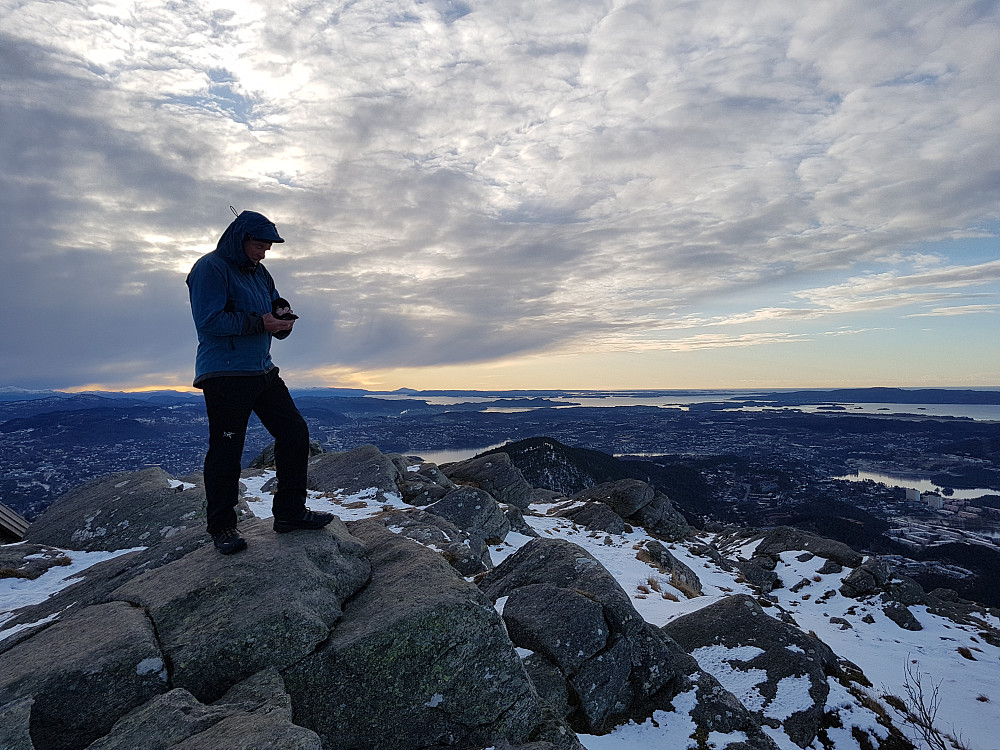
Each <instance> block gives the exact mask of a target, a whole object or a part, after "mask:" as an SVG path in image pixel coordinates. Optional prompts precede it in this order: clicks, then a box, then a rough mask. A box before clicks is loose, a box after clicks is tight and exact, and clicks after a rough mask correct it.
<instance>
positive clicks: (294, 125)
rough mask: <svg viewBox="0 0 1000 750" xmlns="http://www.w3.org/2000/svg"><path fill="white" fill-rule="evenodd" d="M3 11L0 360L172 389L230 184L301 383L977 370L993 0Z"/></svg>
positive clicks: (989, 188) (991, 241) (988, 212)
mask: <svg viewBox="0 0 1000 750" xmlns="http://www.w3.org/2000/svg"><path fill="white" fill-rule="evenodd" d="M0 12H2V14H3V18H4V23H3V30H2V31H0V112H2V115H0V126H2V128H3V132H4V138H3V139H2V142H0V168H2V169H0V175H2V177H0V180H2V187H3V189H2V190H0V210H2V211H3V215H4V216H5V228H4V233H3V235H2V240H0V243H2V246H0V293H2V294H3V297H4V300H5V303H6V305H7V307H8V309H18V310H27V311H30V315H28V316H26V318H25V319H24V320H20V321H19V322H18V325H17V326H16V332H13V334H12V335H11V336H9V337H8V340H5V342H4V343H5V355H6V356H5V359H6V361H5V366H4V370H3V372H2V377H0V380H2V381H3V382H7V383H10V384H14V385H22V386H52V387H71V386H74V385H79V384H81V383H90V382H103V383H106V384H109V385H118V386H140V385H153V384H157V383H159V384H166V383H175V384H186V383H187V382H188V381H189V380H190V377H191V372H192V370H193V357H194V345H195V342H194V332H193V326H192V324H191V321H190V315H189V312H188V309H187V299H186V289H185V287H184V283H183V282H184V274H185V273H186V270H187V269H188V268H190V265H191V263H192V262H193V261H194V260H195V259H196V258H197V257H198V256H199V255H200V254H202V253H204V252H207V251H208V250H210V249H211V248H212V247H214V243H215V241H216V239H217V238H218V236H219V235H220V234H221V232H222V231H223V229H224V228H225V226H226V225H227V224H228V222H229V221H230V219H231V214H230V213H229V206H230V205H233V206H235V207H236V208H237V209H240V210H242V209H254V210H259V211H261V212H263V213H265V214H266V215H267V216H269V217H270V218H271V219H273V220H274V221H275V222H276V223H277V225H278V227H279V229H280V231H281V232H282V235H283V236H284V237H285V238H286V239H287V243H286V244H285V245H284V246H282V247H281V248H276V249H275V251H274V252H273V253H272V254H271V256H270V258H269V261H268V267H269V269H270V270H271V272H272V274H273V275H274V276H275V278H276V280H277V283H278V287H279V290H280V291H281V292H282V294H283V295H284V296H286V297H288V298H289V299H291V300H292V301H293V305H294V306H295V308H296V312H298V313H299V314H300V315H301V319H300V320H299V322H298V323H297V325H296V330H295V335H294V336H293V337H292V338H291V339H289V340H288V341H287V342H282V343H280V344H277V345H276V346H275V351H274V354H275V359H276V361H277V362H278V363H279V364H280V365H281V366H282V368H283V371H284V373H285V374H286V375H287V376H288V377H289V379H290V381H291V382H293V383H295V384H298V385H315V384H321V383H323V382H327V383H330V384H336V383H337V382H353V381H358V380H365V381H369V382H371V381H379V382H382V383H384V385H385V386H387V387H399V386H404V385H414V384H416V383H417V382H420V383H422V384H423V385H424V386H425V387H426V386H433V385H434V384H435V383H436V384H437V385H438V386H440V387H456V386H458V387H462V386H464V387H475V386H477V385H484V384H487V383H489V385H490V386H491V387H496V385H497V383H496V382H494V380H493V375H494V374H495V372H496V368H497V367H505V366H507V365H510V364H512V363H515V362H518V361H520V359H521V358H524V357H537V356H546V355H553V356H554V355H558V357H559V362H560V364H559V367H560V368H561V371H562V372H565V371H566V363H567V361H568V362H570V363H572V362H573V361H574V359H573V358H574V357H580V358H583V357H585V358H586V363H584V359H578V360H576V361H577V362H578V366H576V367H574V366H573V365H572V364H570V366H569V369H570V370H575V371H577V372H584V371H587V372H592V373H593V378H592V380H593V382H591V383H590V385H591V386H592V387H595V388H601V387H670V386H676V387H686V386H701V387H711V386H728V385H737V384H747V383H746V382H745V381H746V379H747V378H748V377H752V378H755V379H757V380H758V381H760V382H761V383H766V382H771V383H776V382H777V381H778V380H779V379H780V380H782V381H783V382H788V381H792V382H795V383H797V384H800V385H809V384H830V383H843V382H845V381H849V380H851V379H852V378H853V379H857V378H858V373H859V371H860V370H861V369H862V368H859V367H858V366H857V365H858V363H857V361H856V360H857V358H858V357H861V356H863V357H865V367H864V368H863V372H864V373H865V378H866V380H865V384H886V385H888V384H896V385H906V384H913V385H920V384H929V383H938V384H956V385H996V384H998V383H1000V362H998V357H997V356H996V354H995V353H993V354H991V353H990V352H984V351H983V349H982V346H983V341H985V340H987V336H988V333H989V331H991V330H992V328H993V326H994V323H995V313H996V311H997V309H998V308H997V306H998V304H1000V303H998V301H997V295H998V292H1000V249H998V243H997V240H996V232H997V227H998V226H1000V224H998V221H1000V209H998V205H1000V201H998V197H1000V177H998V172H997V169H996V153H997V151H998V147H1000V135H998V133H1000V131H998V130H997V127H996V123H997V122H998V121H1000V82H998V79H997V76H996V72H995V61H996V60H997V59H998V58H1000V10H998V8H997V7H996V5H995V4H991V3H978V2H955V3H947V4H942V3H931V2H906V3H903V2H887V3H875V4H873V3H866V2H860V0H858V1H857V2H854V1H849V0H838V1H836V2H829V3H824V4H822V5H820V6H815V7H813V6H810V7H809V8H808V9H805V8H804V7H803V6H800V5H797V4H794V3H793V4H789V3H780V2H762V3H754V4H752V5H748V4H746V3H722V4H719V3H715V4H697V3H682V4H672V5H671V4H663V3H659V2H654V1H653V0H638V1H637V2H631V3H621V2H613V1H607V2H603V1H602V2H596V1H594V2H588V1H587V0H584V1H583V2H579V1H574V2H553V3H543V4H538V3H527V2H524V3H521V2H498V1H495V0H482V1H481V2H476V1H475V0H470V1H469V2H465V3H462V2H451V1H449V0H429V1H427V2H416V1H405V0H404V1H401V2H396V1H395V0H392V1H390V2H374V1H373V0H362V1H361V2H356V3H314V4H302V3H292V4H285V5H274V4H271V3H263V2H256V1H255V0H247V1H246V2H240V3H234V2H227V1H225V0H200V1H198V0H186V1H185V0H182V2H180V3H165V2H155V1H154V2H148V3H141V4H135V3H119V2H102V3H99V4H91V5H87V4H75V3H69V2H60V1H59V0H51V1H48V2H31V1H28V0H0ZM914 318H920V319H921V321H922V322H921V325H923V326H925V327H924V328H921V329H917V328H915V327H914V321H913V319H914ZM720 329H721V332H720ZM846 331H852V332H853V333H852V334H850V335H847V334H845V332H846ZM838 332H839V333H840V335H838V336H827V335H824V334H828V333H838ZM890 334H891V335H890ZM789 342H793V343H795V344H796V346H794V347H788V346H784V344H787V343H789ZM779 344H781V345H782V346H778V345H779ZM717 349H718V350H721V351H722V353H724V354H725V356H724V357H717V356H715V355H710V354H709V352H710V351H712V350H717ZM938 349H947V350H948V355H949V367H948V368H947V372H943V371H942V368H941V367H940V366H939V365H938V364H937V363H935V362H934V361H933V359H932V358H931V357H914V356H913V355H914V353H915V352H931V351H935V350H938ZM623 355H626V356H625V359H622V356H623ZM566 358H568V360H567V359H566ZM764 362H766V363H767V366H766V367H765V366H763V365H762V364H761V363H764ZM972 363H974V364H972ZM456 368H457V369H456ZM553 368H554V365H553ZM506 372H507V375H506V377H507V379H506V380H505V381H504V382H503V383H501V384H500V385H504V386H506V387H511V388H514V387H537V386H542V385H548V383H542V382H541V381H543V380H546V378H551V380H554V381H557V380H558V378H559V372H557V371H556V370H555V369H550V370H549V371H548V372H546V371H545V370H544V368H538V367H533V368H530V370H528V371H524V372H520V371H518V368H516V367H507V369H506ZM321 373H337V375H336V377H335V379H333V380H329V379H326V380H324V379H323V378H322V377H320V374H321ZM435 373H438V374H435ZM390 381H391V382H390Z"/></svg>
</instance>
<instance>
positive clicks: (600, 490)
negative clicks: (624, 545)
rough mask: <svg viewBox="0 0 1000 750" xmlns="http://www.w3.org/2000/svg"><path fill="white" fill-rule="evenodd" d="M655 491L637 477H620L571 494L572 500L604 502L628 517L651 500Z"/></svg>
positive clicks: (619, 513)
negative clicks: (615, 480)
mask: <svg viewBox="0 0 1000 750" xmlns="http://www.w3.org/2000/svg"><path fill="white" fill-rule="evenodd" d="M655 494H656V493H655V491H654V490H653V488H652V487H651V486H649V485H648V484H646V482H643V481H641V480H639V479H620V480H618V481H617V482H605V483H603V484H599V485H597V486H596V487H588V488H587V489H585V490H581V491H580V492H577V493H576V494H575V495H573V499H574V500H578V501H584V502H586V501H588V500H593V501H595V502H599V503H604V504H605V505H607V506H608V507H609V508H611V510H613V511H614V512H615V513H617V514H618V515H619V516H621V517H622V518H628V517H629V516H631V515H632V514H634V513H636V512H638V510H639V509H640V508H642V507H643V506H645V505H648V504H649V503H651V502H653V497H654V496H655Z"/></svg>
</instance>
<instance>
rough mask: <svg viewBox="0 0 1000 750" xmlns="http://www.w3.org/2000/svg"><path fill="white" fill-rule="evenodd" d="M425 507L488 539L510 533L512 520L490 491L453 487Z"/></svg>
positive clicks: (472, 535) (499, 537) (479, 537)
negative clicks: (453, 488)
mask: <svg viewBox="0 0 1000 750" xmlns="http://www.w3.org/2000/svg"><path fill="white" fill-rule="evenodd" d="M426 510H427V511H428V512H429V513H433V514H434V515H437V516H441V517H442V518H445V519H447V520H449V521H451V522H452V523H453V524H455V525H456V526H458V528H460V529H463V530H464V531H466V532H468V533H469V535H470V536H471V537H472V538H474V539H478V540H481V541H485V542H488V543H495V542H502V541H503V540H504V537H506V536H507V534H508V533H510V521H509V520H507V516H506V514H505V513H504V512H503V508H501V507H500V505H499V504H498V503H497V501H496V500H494V499H493V496H492V495H490V493H488V492H486V491H485V490H480V489H477V488H475V487H459V488H457V489H455V490H452V491H451V492H449V493H448V494H447V495H445V496H444V497H442V498H441V499H440V500H438V501H437V502H436V503H434V504H432V505H428V506H427V508H426Z"/></svg>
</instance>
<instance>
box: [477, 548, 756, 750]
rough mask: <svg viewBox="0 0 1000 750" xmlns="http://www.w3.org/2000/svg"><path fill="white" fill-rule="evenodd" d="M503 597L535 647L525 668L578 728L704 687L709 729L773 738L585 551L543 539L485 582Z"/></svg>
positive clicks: (510, 625)
mask: <svg viewBox="0 0 1000 750" xmlns="http://www.w3.org/2000/svg"><path fill="white" fill-rule="evenodd" d="M480 586H481V587H482V588H483V590H484V591H485V592H486V594H487V595H488V596H490V598H492V599H494V600H502V609H503V618H504V622H505V624H506V625H507V631H508V633H509V635H510V638H511V640H512V641H513V642H514V644H515V645H517V646H519V647H520V648H523V649H526V650H528V651H530V652H532V653H531V654H530V655H528V656H527V657H526V659H525V668H526V669H527V670H528V674H529V675H530V676H531V677H532V679H533V680H534V681H535V682H536V684H537V685H538V686H539V691H540V692H541V693H542V695H543V696H544V697H545V699H546V700H547V701H548V702H549V703H550V705H551V706H552V708H553V709H554V710H555V711H556V713H557V714H559V715H560V716H565V717H566V718H567V719H568V721H569V723H570V725H571V726H572V727H573V728H574V729H575V730H577V731H580V732H590V733H598V734H599V733H603V732H606V731H608V730H609V729H611V728H612V727H613V726H614V725H615V724H619V723H621V722H623V721H625V720H628V719H644V718H645V717H647V716H649V715H651V714H652V713H653V712H654V711H656V710H658V709H665V708H667V707H669V706H670V705H671V701H672V700H673V699H674V698H675V697H677V696H678V695H679V694H680V693H686V692H688V691H691V692H692V693H697V695H698V699H699V701H700V702H701V708H702V710H701V712H700V713H699V716H701V717H702V718H703V719H704V721H705V723H703V724H702V726H703V729H704V731H705V732H706V733H707V732H709V731H723V732H731V731H740V732H743V733H744V735H743V736H744V738H750V739H749V744H748V745H747V746H748V747H757V748H771V747H772V745H771V742H770V740H768V739H767V738H766V737H765V736H764V735H763V734H762V733H761V731H760V729H759V727H758V726H757V725H755V724H754V722H753V721H752V720H751V719H750V716H749V714H748V713H747V712H746V711H745V710H744V709H743V708H742V707H741V706H740V705H739V703H738V702H737V701H736V700H735V699H734V698H733V697H732V696H731V695H728V694H726V693H725V691H724V690H722V689H721V688H720V687H719V685H718V683H716V682H715V680H714V679H713V678H712V677H711V676H709V675H707V674H704V673H701V672H700V671H699V669H698V666H697V663H696V662H695V661H694V660H693V659H692V658H691V657H690V656H689V655H688V654H686V653H685V652H684V651H683V649H681V647H680V646H678V645H677V644H676V643H675V642H674V641H673V640H672V639H671V638H669V637H668V636H666V635H665V634H663V633H662V632H661V631H660V630H658V629H657V628H655V627H653V626H652V625H650V624H648V623H646V622H645V621H644V620H643V619H642V618H641V617H640V616H639V614H638V612H636V610H635V608H634V607H633V606H632V604H631V602H630V601H629V597H628V594H627V593H626V592H625V591H624V590H623V589H622V588H621V586H620V585H619V584H618V582H617V581H616V580H615V579H614V577H613V576H612V575H611V574H610V573H609V572H608V571H607V570H606V569H605V568H604V567H603V566H602V565H601V564H600V563H599V562H598V561H597V560H596V559H595V558H594V557H593V556H592V555H590V554H589V553H588V552H587V551H586V550H584V549H582V548H581V547H579V546H577V545H575V544H572V543H569V542H566V541H563V540H554V539H536V540H533V541H531V542H529V543H528V544H526V545H525V546H524V547H523V548H522V549H521V550H520V551H518V552H517V553H516V554H514V555H513V556H511V557H509V558H507V560H505V561H504V562H503V563H501V564H500V565H499V566H497V568H495V569H494V570H493V571H492V572H490V573H488V574H486V576H484V577H483V578H482V580H481V581H480Z"/></svg>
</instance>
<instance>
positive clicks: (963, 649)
mask: <svg viewBox="0 0 1000 750" xmlns="http://www.w3.org/2000/svg"><path fill="white" fill-rule="evenodd" d="M955 650H956V651H958V653H960V654H961V655H962V656H964V657H965V658H966V659H968V660H969V661H978V660H977V659H976V657H975V656H973V655H972V652H971V651H970V650H969V649H968V648H966V647H965V646H959V647H958V648H957V649H955Z"/></svg>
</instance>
